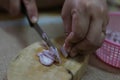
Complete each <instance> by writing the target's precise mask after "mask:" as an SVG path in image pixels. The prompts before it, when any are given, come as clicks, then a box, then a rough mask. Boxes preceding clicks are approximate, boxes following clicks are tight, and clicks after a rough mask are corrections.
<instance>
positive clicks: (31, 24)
mask: <svg viewBox="0 0 120 80" xmlns="http://www.w3.org/2000/svg"><path fill="white" fill-rule="evenodd" d="M21 12H22V13H23V14H24V15H25V16H26V17H27V20H28V22H29V25H30V26H31V27H33V26H34V23H32V22H31V20H30V18H29V16H28V13H27V10H26V7H25V5H24V3H23V1H21Z"/></svg>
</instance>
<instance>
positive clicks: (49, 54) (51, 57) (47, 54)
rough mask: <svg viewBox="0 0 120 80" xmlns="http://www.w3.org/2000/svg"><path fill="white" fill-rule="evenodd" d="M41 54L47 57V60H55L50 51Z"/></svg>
mask: <svg viewBox="0 0 120 80" xmlns="http://www.w3.org/2000/svg"><path fill="white" fill-rule="evenodd" d="M43 54H44V55H45V56H47V57H48V58H50V59H52V60H55V56H54V55H53V54H52V52H51V51H49V50H44V51H43Z"/></svg>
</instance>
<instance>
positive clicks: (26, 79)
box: [7, 37, 89, 80]
mask: <svg viewBox="0 0 120 80" xmlns="http://www.w3.org/2000/svg"><path fill="white" fill-rule="evenodd" d="M52 41H53V43H54V44H55V45H56V46H57V48H58V49H60V47H61V46H62V45H63V43H64V38H63V37H60V38H56V39H53V40H52ZM43 49H44V47H43V46H42V45H41V43H40V42H36V43H34V44H32V45H30V46H28V47H27V48H25V49H23V50H22V51H21V52H20V54H19V55H18V56H17V57H16V58H15V59H14V60H13V61H12V62H11V63H10V65H9V68H8V71H7V78H8V80H80V78H81V77H82V75H83V74H84V71H85V68H86V66H87V62H88V58H89V56H77V57H75V58H64V57H63V56H62V55H60V56H61V59H62V63H61V64H56V63H55V64H53V65H51V66H44V65H42V64H41V63H40V62H39V58H38V56H37V54H38V52H41V51H42V50H43ZM59 52H60V51H59ZM60 53H61V52H60Z"/></svg>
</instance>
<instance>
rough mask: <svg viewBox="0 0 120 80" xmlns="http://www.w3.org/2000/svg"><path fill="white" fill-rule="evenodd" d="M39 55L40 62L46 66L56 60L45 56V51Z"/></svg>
mask: <svg viewBox="0 0 120 80" xmlns="http://www.w3.org/2000/svg"><path fill="white" fill-rule="evenodd" d="M38 56H39V60H40V62H41V63H42V64H43V65H45V66H49V65H51V64H53V62H54V60H52V59H51V58H49V57H47V56H45V55H44V53H39V54H38Z"/></svg>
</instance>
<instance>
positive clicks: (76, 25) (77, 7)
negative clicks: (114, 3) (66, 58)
mask: <svg viewBox="0 0 120 80" xmlns="http://www.w3.org/2000/svg"><path fill="white" fill-rule="evenodd" d="M107 13H108V10H107V4H106V0H65V2H64V6H63V9H62V18H63V23H64V26H65V32H66V35H67V38H66V40H65V46H64V47H65V49H66V51H67V52H68V53H69V54H70V56H72V57H73V56H76V55H77V54H78V53H80V54H88V53H92V52H94V51H96V50H97V49H98V48H99V47H100V46H101V45H102V43H103V41H104V38H105V35H106V25H107V23H108V14H107Z"/></svg>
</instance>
